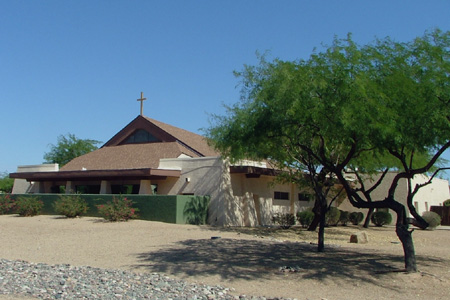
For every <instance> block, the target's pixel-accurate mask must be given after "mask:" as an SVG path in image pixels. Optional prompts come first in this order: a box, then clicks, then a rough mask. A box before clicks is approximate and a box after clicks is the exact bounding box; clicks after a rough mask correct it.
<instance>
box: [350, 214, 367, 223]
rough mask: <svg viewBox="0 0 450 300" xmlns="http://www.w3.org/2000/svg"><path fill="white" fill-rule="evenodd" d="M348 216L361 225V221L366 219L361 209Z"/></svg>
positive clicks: (352, 221) (351, 220)
mask: <svg viewBox="0 0 450 300" xmlns="http://www.w3.org/2000/svg"><path fill="white" fill-rule="evenodd" d="M348 218H349V220H350V222H351V223H352V224H353V225H359V223H361V222H362V220H363V219H364V214H363V213H362V212H360V211H358V212H356V211H354V212H351V213H350V215H349V216H348Z"/></svg>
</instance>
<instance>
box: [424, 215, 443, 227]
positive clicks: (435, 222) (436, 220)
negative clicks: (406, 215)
mask: <svg viewBox="0 0 450 300" xmlns="http://www.w3.org/2000/svg"><path fill="white" fill-rule="evenodd" d="M422 218H423V219H424V220H425V221H426V222H427V223H428V227H427V229H434V228H436V227H438V226H439V225H441V220H442V219H441V216H440V215H439V214H437V213H435V212H434V211H426V212H424V213H423V214H422Z"/></svg>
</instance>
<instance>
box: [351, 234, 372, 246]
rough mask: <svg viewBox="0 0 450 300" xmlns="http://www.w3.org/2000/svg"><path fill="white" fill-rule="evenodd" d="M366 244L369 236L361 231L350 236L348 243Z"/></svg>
mask: <svg viewBox="0 0 450 300" xmlns="http://www.w3.org/2000/svg"><path fill="white" fill-rule="evenodd" d="M368 242H369V236H368V235H367V232H365V231H361V232H358V233H355V234H352V235H351V236H350V243H356V244H367V243H368Z"/></svg>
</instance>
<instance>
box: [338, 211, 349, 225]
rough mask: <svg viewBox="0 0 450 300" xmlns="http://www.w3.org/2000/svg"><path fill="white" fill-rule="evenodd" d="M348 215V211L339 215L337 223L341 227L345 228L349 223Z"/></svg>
mask: <svg viewBox="0 0 450 300" xmlns="http://www.w3.org/2000/svg"><path fill="white" fill-rule="evenodd" d="M349 216H350V213H349V212H348V211H344V210H341V215H340V217H339V223H341V225H342V226H347V223H348V222H349V221H350V218H349Z"/></svg>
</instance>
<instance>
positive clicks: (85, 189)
mask: <svg viewBox="0 0 450 300" xmlns="http://www.w3.org/2000/svg"><path fill="white" fill-rule="evenodd" d="M75 191H76V193H77V194H100V185H77V186H76V187H75Z"/></svg>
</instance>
